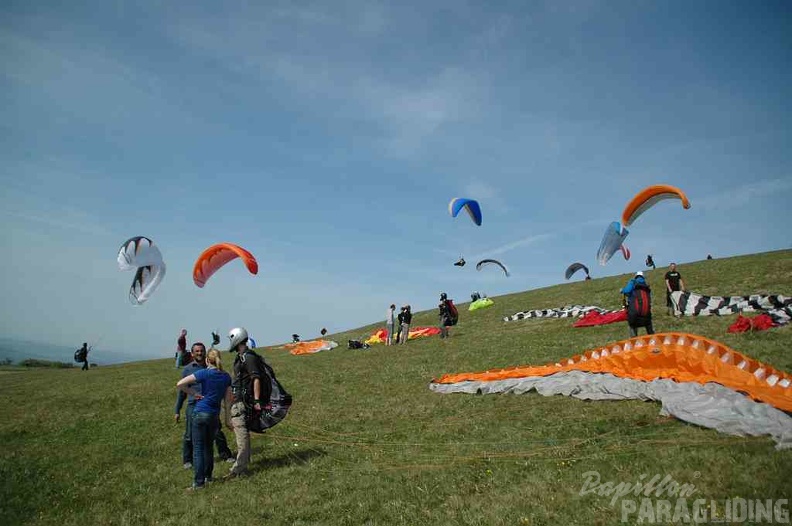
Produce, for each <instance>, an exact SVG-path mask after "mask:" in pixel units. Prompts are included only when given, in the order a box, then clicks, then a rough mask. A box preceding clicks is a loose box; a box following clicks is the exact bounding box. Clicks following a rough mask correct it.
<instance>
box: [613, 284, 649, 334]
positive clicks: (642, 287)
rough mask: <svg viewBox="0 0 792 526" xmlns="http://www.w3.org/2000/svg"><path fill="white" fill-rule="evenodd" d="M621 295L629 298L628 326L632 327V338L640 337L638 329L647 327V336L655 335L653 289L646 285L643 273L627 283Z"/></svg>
mask: <svg viewBox="0 0 792 526" xmlns="http://www.w3.org/2000/svg"><path fill="white" fill-rule="evenodd" d="M621 293H622V294H624V295H625V296H626V297H627V325H629V327H630V338H635V337H636V336H638V327H645V328H646V334H654V328H653V327H652V289H650V288H649V285H648V284H647V283H646V280H645V279H644V275H643V272H641V271H638V272H636V273H635V277H634V278H633V279H631V280H630V281H629V282H627V285H625V287H624V288H623V289H622V290H621Z"/></svg>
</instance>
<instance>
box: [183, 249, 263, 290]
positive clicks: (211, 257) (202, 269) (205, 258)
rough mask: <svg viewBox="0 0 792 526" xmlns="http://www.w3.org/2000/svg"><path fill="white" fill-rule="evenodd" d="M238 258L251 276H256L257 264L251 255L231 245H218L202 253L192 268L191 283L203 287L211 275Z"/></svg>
mask: <svg viewBox="0 0 792 526" xmlns="http://www.w3.org/2000/svg"><path fill="white" fill-rule="evenodd" d="M236 258H240V259H241V260H242V262H243V263H245V266H246V267H247V269H248V271H249V272H250V273H251V274H258V263H257V262H256V258H254V257H253V254H251V253H250V252H248V251H247V250H245V249H244V248H242V247H240V246H238V245H234V244H233V243H218V244H216V245H212V246H211V247H209V248H207V249H206V250H204V251H203V253H202V254H201V255H200V256H198V259H197V260H196V261H195V266H194V267H193V281H194V282H195V284H196V285H197V286H198V287H203V286H204V285H206V282H207V281H209V278H210V277H212V274H214V273H215V272H217V271H218V270H220V267H222V266H223V265H225V264H226V263H228V262H229V261H231V260H234V259H236Z"/></svg>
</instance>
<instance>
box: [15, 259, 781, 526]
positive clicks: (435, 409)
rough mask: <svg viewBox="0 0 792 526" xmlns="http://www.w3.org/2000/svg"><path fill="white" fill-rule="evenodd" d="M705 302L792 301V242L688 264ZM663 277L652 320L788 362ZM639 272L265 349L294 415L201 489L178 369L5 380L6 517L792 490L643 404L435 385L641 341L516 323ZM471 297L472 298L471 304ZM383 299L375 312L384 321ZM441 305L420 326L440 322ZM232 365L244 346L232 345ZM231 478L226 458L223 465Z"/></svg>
mask: <svg viewBox="0 0 792 526" xmlns="http://www.w3.org/2000/svg"><path fill="white" fill-rule="evenodd" d="M679 270H680V272H681V273H682V275H683V277H684V278H685V280H686V282H687V284H688V288H689V289H691V290H694V291H697V292H701V293H705V294H718V295H730V294H748V293H762V292H767V293H782V294H787V295H792V251H780V252H773V253H767V254H759V255H752V256H742V257H735V258H730V259H723V260H714V261H702V262H698V263H691V264H684V265H682V266H681V267H680V269H679ZM664 272H665V269H659V268H658V269H657V270H655V271H650V272H648V279H649V282H650V284H651V285H652V287H653V289H654V290H655V291H657V292H656V294H655V298H654V305H655V328H656V330H657V331H658V332H661V331H671V330H673V331H687V332H692V333H696V334H701V335H704V336H707V337H709V338H713V339H716V340H719V341H721V342H723V343H725V344H726V345H729V346H731V347H732V348H734V349H736V350H738V351H740V352H743V353H746V354H748V355H749V356H752V357H755V358H757V359H759V360H762V361H765V362H767V363H769V364H770V365H772V366H774V367H776V368H779V369H782V370H786V371H789V370H792V354H791V353H790V352H789V349H790V344H791V343H792V327H789V326H788V327H782V328H775V329H771V330H769V331H766V332H762V333H756V334H740V335H731V334H727V333H726V327H727V326H728V325H729V324H731V323H732V322H733V321H734V319H735V317H723V318H718V317H710V318H686V319H680V320H677V319H674V318H671V317H669V316H667V315H665V314H664V312H665V310H664V308H663V307H664V302H665V298H664V294H662V290H663V287H662V279H663V273H664ZM627 278H628V276H619V277H612V278H603V279H596V280H592V281H589V282H583V281H579V282H575V283H570V284H564V285H558V286H553V287H548V288H544V289H540V290H534V291H529V292H524V293H519V294H512V295H508V296H504V297H498V298H494V299H495V302H496V304H495V306H493V307H492V308H490V309H486V310H483V311H478V312H475V313H469V312H468V311H467V305H466V304H461V305H460V312H461V319H460V323H459V325H458V326H457V327H455V328H454V331H453V337H452V338H451V339H449V340H440V339H437V338H431V339H425V340H417V341H413V342H410V343H409V344H408V345H406V346H398V347H384V346H375V347H373V348H371V349H369V350H361V351H352V350H347V349H346V348H345V347H346V341H347V340H348V339H350V338H359V337H361V336H363V335H366V334H369V333H371V332H372V331H373V330H374V329H375V328H377V327H378V325H371V326H368V327H363V328H360V329H356V330H353V331H349V332H346V333H342V334H336V335H332V338H333V339H335V340H336V341H338V342H339V344H341V346H340V347H339V348H337V349H335V350H333V351H328V352H324V353H319V354H316V355H309V356H291V355H289V354H288V353H287V352H286V351H285V350H283V349H277V348H273V349H266V350H264V354H265V355H266V357H267V360H268V361H269V362H271V363H272V364H273V366H274V368H275V370H276V371H277V372H278V377H279V379H280V380H281V381H282V383H283V384H284V385H285V386H286V387H287V388H288V389H289V390H290V391H291V392H292V394H293V395H294V398H295V404H294V406H293V408H292V412H291V414H290V415H289V417H288V419H287V420H286V421H285V422H284V423H282V424H281V425H280V426H278V427H276V428H275V429H273V430H272V431H271V432H270V433H268V434H266V435H263V436H256V437H255V438H254V442H253V446H254V456H253V469H254V470H255V471H254V473H253V475H252V476H251V477H249V478H245V479H239V480H235V481H231V482H226V483H215V484H213V485H211V486H209V487H208V489H207V490H206V491H205V492H202V493H199V494H196V495H186V494H185V492H184V489H185V488H186V487H187V486H189V484H190V481H191V472H189V471H185V470H183V469H182V467H181V461H180V441H181V434H182V431H183V426H182V425H181V424H178V425H177V424H175V423H174V419H173V402H174V399H175V389H174V385H175V382H176V381H177V379H178V373H177V371H176V370H175V369H174V368H173V365H172V361H171V360H156V361H150V362H140V363H134V364H126V365H119V366H109V367H102V368H99V369H96V370H91V371H89V372H82V371H79V370H37V371H1V372H0V399H2V400H3V402H4V403H3V404H2V407H1V408H0V443H2V445H3V447H2V448H0V517H2V522H3V523H4V524H161V525H167V524H253V523H261V524H264V523H266V524H295V525H308V524H356V525H358V524H370V525H376V524H404V525H415V524H481V525H485V524H486V525H499V524H504V525H506V524H510V525H511V524H522V525H540V524H619V523H620V506H619V503H618V502H617V503H616V504H615V505H612V504H611V499H610V497H605V496H598V495H594V494H588V495H580V490H581V487H582V485H583V482H584V479H583V474H584V473H586V472H589V471H597V472H599V473H600V475H601V478H602V481H603V482H604V481H612V482H614V483H619V482H625V483H627V482H635V481H637V480H638V479H639V477H640V476H641V475H643V474H647V475H648V476H649V477H651V476H653V475H655V474H659V475H660V476H661V477H664V476H666V475H670V476H671V477H673V479H674V480H675V481H677V482H678V483H680V484H682V483H687V484H694V485H695V487H696V490H697V492H696V498H704V499H708V500H709V499H715V500H717V501H720V502H723V500H724V499H727V498H733V497H737V496H740V497H743V498H760V499H771V498H772V499H778V498H789V497H790V493H791V492H790V489H791V488H792V485H790V482H789V473H790V472H792V451H776V450H775V449H774V447H773V443H772V442H771V441H770V440H769V439H766V438H739V437H732V436H727V435H723V434H719V433H717V432H715V431H711V430H707V429H702V428H699V427H696V426H692V425H688V424H685V423H683V422H680V421H678V420H675V419H671V418H665V417H662V416H660V414H659V411H660V406H659V405H658V404H655V403H644V402H638V401H626V402H582V401H579V400H576V399H573V398H568V397H562V396H556V397H549V398H545V397H542V396H538V395H523V396H509V395H492V396H469V395H439V394H435V393H433V392H431V391H430V390H429V389H428V388H427V384H428V382H429V381H430V380H431V379H432V378H433V377H437V376H439V375H441V374H443V373H447V372H462V371H473V370H483V369H488V368H494V367H502V366H511V365H520V364H527V363H532V364H542V363H545V362H549V361H555V360H557V359H560V358H563V357H567V356H571V355H573V354H576V353H579V352H581V351H583V350H585V349H588V348H591V347H595V346H598V345H602V344H605V343H607V342H610V341H614V340H618V339H623V338H626V337H627V327H626V326H625V325H624V324H614V325H608V326H603V327H594V328H588V329H573V328H572V327H571V324H572V320H569V319H555V320H554V319H546V320H522V321H517V322H511V323H504V322H503V321H502V317H503V316H505V315H509V314H513V313H515V312H517V311H522V310H527V309H534V308H550V307H558V306H562V305H566V304H575V303H582V304H597V305H600V306H603V307H617V306H618V305H619V304H620V298H619V295H618V290H619V288H620V287H621V286H622V285H623V284H624V282H625V281H626V279H627ZM458 299H461V298H458ZM379 310H380V309H379V308H373V309H372V312H377V313H378V312H379ZM436 323H437V318H436V315H435V313H434V312H425V313H418V314H417V315H416V316H415V317H414V319H413V325H414V326H418V325H425V324H426V325H429V324H436ZM224 357H228V358H227V359H226V361H227V365H228V366H230V363H231V355H230V354H226V353H224ZM217 468H218V471H217V472H216V475H222V474H224V472H225V470H226V469H227V465H225V464H221V465H218V466H217Z"/></svg>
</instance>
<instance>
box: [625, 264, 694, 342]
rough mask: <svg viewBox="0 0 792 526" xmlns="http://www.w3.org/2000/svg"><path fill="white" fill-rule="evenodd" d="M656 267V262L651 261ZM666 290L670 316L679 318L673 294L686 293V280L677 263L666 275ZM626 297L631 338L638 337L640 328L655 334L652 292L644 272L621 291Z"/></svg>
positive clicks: (636, 275) (639, 273)
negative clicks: (678, 269)
mask: <svg viewBox="0 0 792 526" xmlns="http://www.w3.org/2000/svg"><path fill="white" fill-rule="evenodd" d="M651 257H652V256H651V255H650V256H648V257H647V265H649V262H650V260H651ZM651 263H652V266H654V261H651ZM664 280H665V289H666V308H667V309H668V314H669V315H670V316H679V314H676V313H675V306H674V302H673V299H672V296H671V294H672V293H674V292H678V291H685V290H686V288H685V280H683V279H682V275H681V274H680V273H679V271H677V266H676V263H671V265H670V266H669V268H668V272H666V273H665V277H664ZM621 293H622V294H623V295H624V303H625V307H626V308H627V325H628V326H629V328H630V337H631V338H633V337H635V336H637V335H638V328H640V327H644V328H645V329H646V333H647V334H654V326H653V325H652V290H651V288H650V287H649V284H648V283H647V282H646V279H645V278H644V273H643V272H642V271H638V272H636V274H635V276H634V277H633V278H632V279H631V280H630V281H628V282H627V285H625V286H624V288H623V289H621Z"/></svg>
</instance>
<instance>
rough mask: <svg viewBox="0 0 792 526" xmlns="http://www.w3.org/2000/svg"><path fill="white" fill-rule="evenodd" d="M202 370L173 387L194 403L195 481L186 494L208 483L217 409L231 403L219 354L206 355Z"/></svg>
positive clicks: (212, 467)
mask: <svg viewBox="0 0 792 526" xmlns="http://www.w3.org/2000/svg"><path fill="white" fill-rule="evenodd" d="M206 366H207V367H206V369H201V370H198V371H195V373H193V374H191V375H189V376H185V377H184V378H182V379H181V380H179V383H177V384H176V387H178V388H179V389H181V390H182V391H184V392H185V393H187V394H188V395H192V396H193V397H194V398H195V399H196V400H197V402H196V403H195V409H193V416H192V440H193V471H194V474H195V477H194V479H193V484H192V486H190V487H189V488H187V489H188V491H194V490H198V489H202V488H203V487H204V484H206V482H211V481H212V471H213V470H214V456H213V455H212V443H213V442H214V439H215V435H216V434H217V430H218V428H219V427H220V406H221V404H222V402H223V400H230V399H231V376H230V375H229V374H228V373H227V372H225V371H223V364H222V362H221V361H220V352H219V351H216V350H211V351H209V355H208V356H207V357H206ZM196 383H197V384H200V385H201V392H200V393H196V392H194V391H193V390H192V389H191V388H190V386H191V385H192V384H196Z"/></svg>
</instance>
